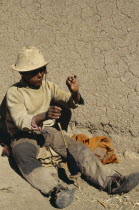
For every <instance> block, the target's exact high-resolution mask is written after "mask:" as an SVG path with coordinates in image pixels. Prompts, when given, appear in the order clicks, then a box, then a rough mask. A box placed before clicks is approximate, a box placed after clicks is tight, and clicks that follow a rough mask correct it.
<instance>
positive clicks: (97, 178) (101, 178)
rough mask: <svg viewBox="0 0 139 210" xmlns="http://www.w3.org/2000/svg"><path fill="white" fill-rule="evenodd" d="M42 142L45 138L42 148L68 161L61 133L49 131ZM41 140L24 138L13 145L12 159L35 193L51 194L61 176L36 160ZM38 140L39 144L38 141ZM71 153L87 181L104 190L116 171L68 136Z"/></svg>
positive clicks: (45, 132)
mask: <svg viewBox="0 0 139 210" xmlns="http://www.w3.org/2000/svg"><path fill="white" fill-rule="evenodd" d="M41 132H42V134H41V135H39V138H40V137H41V138H42V135H43V137H44V142H42V144H43V146H46V147H51V148H52V149H53V150H54V151H55V152H56V153H58V154H59V155H60V156H62V157H64V158H66V157H67V151H66V147H65V144H64V141H63V138H62V135H61V132H60V131H57V130H56V129H55V128H52V127H46V128H45V129H43V130H42V131H41ZM39 138H36V137H33V138H32V136H31V135H30V136H27V137H26V136H25V137H24V138H20V139H18V140H16V141H14V143H13V145H12V152H13V157H14V159H15V161H16V163H17V165H18V167H19V169H20V171H21V173H22V175H23V177H24V178H25V179H26V180H27V181H28V182H29V183H30V184H31V185H32V186H33V187H35V188H36V189H38V190H40V191H41V192H42V193H44V194H48V193H49V192H50V191H52V190H53V188H54V187H56V186H57V185H58V173H57V170H56V169H55V167H48V168H46V167H42V166H41V164H40V162H39V161H38V160H37V159H36V156H37V154H38V151H39V143H40V142H39V141H40V140H39ZM36 139H37V140H36ZM65 139H66V142H67V144H68V149H69V151H70V153H71V154H72V156H73V157H74V159H75V160H76V162H77V165H78V167H79V170H80V172H81V174H82V175H84V176H85V177H86V178H87V179H88V180H90V181H91V182H92V183H94V184H95V185H97V186H99V187H101V189H103V190H105V188H106V187H107V185H108V183H109V181H110V179H111V177H112V176H113V175H114V174H115V172H114V171H112V170H110V169H108V167H106V166H104V165H103V164H102V163H101V162H100V161H99V160H98V159H97V158H96V156H95V154H94V153H93V151H92V150H90V149H89V148H88V147H87V146H85V145H84V144H82V143H80V142H77V141H75V140H73V139H71V138H70V137H69V136H67V135H65Z"/></svg>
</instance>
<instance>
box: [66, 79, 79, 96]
mask: <svg viewBox="0 0 139 210" xmlns="http://www.w3.org/2000/svg"><path fill="white" fill-rule="evenodd" d="M66 84H67V86H68V88H69V91H70V92H71V93H76V92H78V91H79V86H78V81H77V79H76V75H74V76H71V77H68V78H67V80H66Z"/></svg>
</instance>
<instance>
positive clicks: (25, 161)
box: [12, 142, 41, 174]
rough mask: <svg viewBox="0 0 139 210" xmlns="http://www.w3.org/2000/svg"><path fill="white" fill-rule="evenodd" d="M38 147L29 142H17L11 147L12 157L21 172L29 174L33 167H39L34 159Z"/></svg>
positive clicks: (38, 163)
mask: <svg viewBox="0 0 139 210" xmlns="http://www.w3.org/2000/svg"><path fill="white" fill-rule="evenodd" d="M37 152H38V148H37V147H35V145H33V144H31V143H29V142H22V143H20V144H17V145H16V146H14V148H13V149H12V153H13V157H14V159H15V161H16V163H17V165H18V167H19V169H21V171H22V173H24V174H29V173H30V172H31V171H32V170H33V169H35V168H37V167H40V166H41V164H40V162H39V161H38V160H37V159H36V155H37Z"/></svg>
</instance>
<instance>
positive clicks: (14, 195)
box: [0, 148, 139, 210]
mask: <svg viewBox="0 0 139 210" xmlns="http://www.w3.org/2000/svg"><path fill="white" fill-rule="evenodd" d="M0 149H1V150H2V148H0ZM1 150H0V151H1ZM118 158H119V161H120V163H119V164H111V165H107V166H106V167H111V168H115V170H117V171H119V172H120V173H122V174H130V173H132V172H136V171H139V155H138V154H136V153H134V152H132V153H130V152H129V151H126V152H125V153H124V155H123V154H122V155H120V154H118ZM0 165H1V173H0V180H1V182H0V205H1V208H0V209H3V210H8V209H11V210H23V209H27V210H34V209H35V210H37V209H41V210H46V209H48V210H52V209H55V208H54V207H53V206H52V205H51V203H50V201H49V198H46V197H44V196H43V195H42V194H41V193H40V192H39V191H37V190H36V189H34V188H33V187H32V186H30V184H28V183H27V182H26V181H25V180H24V179H23V178H22V177H21V176H20V175H19V174H18V173H17V172H16V170H15V169H16V167H15V166H14V164H13V163H12V162H11V160H10V161H9V160H8V159H7V157H0ZM13 167H14V169H13ZM79 184H80V187H81V189H80V190H77V191H76V195H75V201H74V202H73V203H72V204H71V205H70V206H68V207H67V208H66V209H67V210H73V209H76V210H81V209H82V210H86V209H90V210H92V209H104V208H109V209H111V210H114V209H121V210H124V209H125V210H128V209H135V210H137V209H139V186H137V187H136V188H135V189H133V190H132V191H131V192H129V193H128V194H123V195H114V196H110V195H108V194H107V193H105V192H102V191H99V190H97V189H95V188H94V187H93V186H90V185H89V184H88V183H87V182H86V181H84V180H83V179H80V180H79Z"/></svg>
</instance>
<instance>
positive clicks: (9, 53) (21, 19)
mask: <svg viewBox="0 0 139 210" xmlns="http://www.w3.org/2000/svg"><path fill="white" fill-rule="evenodd" d="M0 26H1V28H0V66H1V68H0V78H1V81H0V86H1V88H0V102H1V101H2V99H3V97H4V95H5V94H6V91H7V89H8V88H9V87H10V86H11V85H12V84H13V83H15V82H17V81H18V80H19V79H20V76H19V74H18V73H17V72H15V71H13V70H12V69H11V65H12V64H13V63H14V62H15V59H16V56H17V53H18V52H19V50H20V49H21V48H22V47H23V46H25V45H33V46H36V47H38V48H39V49H40V50H41V51H42V52H43V54H44V56H45V58H46V60H49V61H50V62H49V65H48V72H49V74H48V76H47V78H48V79H49V80H51V81H53V82H55V83H57V84H58V85H59V86H60V87H61V88H63V89H65V90H67V87H66V85H65V80H66V78H67V76H69V75H71V74H76V75H77V78H78V80H79V84H80V91H81V94H82V96H83V98H84V100H85V105H84V106H81V107H79V108H78V109H77V110H74V111H73V115H72V120H71V125H70V131H71V132H72V133H84V134H87V135H89V136H96V135H106V136H108V137H109V138H110V139H112V140H113V143H114V147H115V151H116V154H119V155H118V156H119V159H120V163H119V164H118V165H111V166H110V165H109V166H107V167H115V169H116V170H118V171H120V172H121V173H122V174H129V173H132V172H134V171H139V158H138V155H139V111H138V108H139V71H138V66H139V59H138V57H139V46H138V43H139V1H138V0H128V1H126V0H28V1H24V0H8V1H4V0H0ZM80 185H81V190H77V192H76V198H75V201H74V203H73V204H72V205H71V206H69V207H67V209H69V210H71V209H72V210H73V209H76V210H80V209H83V210H86V209H90V210H92V209H104V208H105V207H104V206H102V205H101V203H99V201H98V200H100V201H101V202H104V203H105V204H106V206H107V208H109V209H111V210H114V209H122V210H124V209H125V210H128V209H130V210H131V209H139V186H138V187H136V188H135V189H134V190H133V191H131V192H130V193H129V194H127V195H121V196H119V195H116V196H109V195H107V194H106V193H104V192H100V191H98V190H97V189H95V188H93V187H92V186H90V185H89V184H87V183H86V182H85V181H84V180H80ZM0 209H4V210H8V209H13V210H23V209H27V210H34V209H36V210H38V209H41V210H43V209H48V210H51V209H54V208H53V207H52V206H51V205H50V202H49V199H48V198H44V197H43V196H42V195H41V194H40V193H39V192H38V191H37V190H35V189H34V188H32V187H31V186H30V185H29V184H28V183H27V182H26V181H24V180H23V179H22V178H21V177H20V176H19V175H18V174H17V173H16V172H15V171H14V170H13V169H12V168H11V167H10V165H9V161H8V160H7V158H3V157H0Z"/></svg>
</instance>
